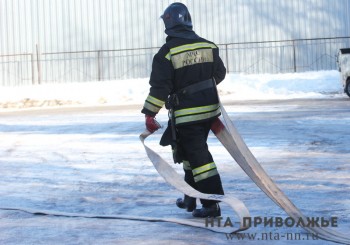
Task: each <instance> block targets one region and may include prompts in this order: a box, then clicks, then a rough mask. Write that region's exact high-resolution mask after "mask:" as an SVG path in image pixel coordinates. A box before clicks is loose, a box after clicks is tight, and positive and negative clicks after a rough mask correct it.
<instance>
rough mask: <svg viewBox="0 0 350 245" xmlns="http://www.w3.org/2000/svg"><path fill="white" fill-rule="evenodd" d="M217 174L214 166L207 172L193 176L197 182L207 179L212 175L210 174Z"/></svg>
mask: <svg viewBox="0 0 350 245" xmlns="http://www.w3.org/2000/svg"><path fill="white" fill-rule="evenodd" d="M217 174H219V173H218V171H217V169H216V168H215V169H212V170H210V171H208V172H205V173H202V174H199V175H197V176H195V177H194V181H195V182H198V181H201V180H204V179H207V178H209V177H212V176H214V175H217Z"/></svg>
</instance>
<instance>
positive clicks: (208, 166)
mask: <svg viewBox="0 0 350 245" xmlns="http://www.w3.org/2000/svg"><path fill="white" fill-rule="evenodd" d="M214 168H216V165H215V162H210V163H208V164H205V165H203V166H200V167H198V168H195V169H193V170H192V173H193V176H195V175H198V174H201V173H203V172H207V171H209V170H211V169H214Z"/></svg>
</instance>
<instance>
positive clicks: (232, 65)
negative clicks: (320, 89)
mask: <svg viewBox="0 0 350 245" xmlns="http://www.w3.org/2000/svg"><path fill="white" fill-rule="evenodd" d="M218 46H219V47H220V55H221V57H222V59H223V61H224V63H225V65H226V67H227V72H229V73H247V74H251V73H254V74H257V73H286V72H304V71H318V70H332V69H336V68H337V64H336V55H337V53H338V50H339V49H340V48H346V47H350V37H334V38H319V39H298V40H284V41H273V42H248V43H229V44H219V45H218ZM158 49H159V48H158V47H156V48H142V49H121V50H94V51H77V52H59V53H40V48H39V47H37V49H36V52H35V53H31V54H13V55H5V56H0V86H23V85H31V84H46V83H67V82H86V81H104V80H120V79H131V78H143V77H148V76H149V75H150V72H151V68H152V58H153V56H154V54H155V53H156V52H157V51H158Z"/></svg>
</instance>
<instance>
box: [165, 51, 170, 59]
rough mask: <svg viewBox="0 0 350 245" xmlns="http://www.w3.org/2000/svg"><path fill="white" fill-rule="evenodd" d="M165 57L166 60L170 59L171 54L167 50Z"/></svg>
mask: <svg viewBox="0 0 350 245" xmlns="http://www.w3.org/2000/svg"><path fill="white" fill-rule="evenodd" d="M165 58H166V59H167V60H170V58H171V54H170V52H169V53H167V54H166V55H165Z"/></svg>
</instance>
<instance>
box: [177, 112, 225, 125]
mask: <svg viewBox="0 0 350 245" xmlns="http://www.w3.org/2000/svg"><path fill="white" fill-rule="evenodd" d="M219 114H220V108H218V109H217V110H215V111H212V112H208V113H203V114H198V115H190V116H183V117H178V118H175V124H176V125H178V124H181V123H187V122H194V121H201V120H204V119H209V118H212V117H215V116H217V115H219Z"/></svg>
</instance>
